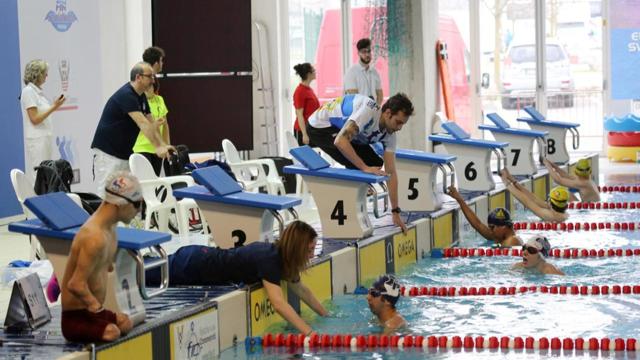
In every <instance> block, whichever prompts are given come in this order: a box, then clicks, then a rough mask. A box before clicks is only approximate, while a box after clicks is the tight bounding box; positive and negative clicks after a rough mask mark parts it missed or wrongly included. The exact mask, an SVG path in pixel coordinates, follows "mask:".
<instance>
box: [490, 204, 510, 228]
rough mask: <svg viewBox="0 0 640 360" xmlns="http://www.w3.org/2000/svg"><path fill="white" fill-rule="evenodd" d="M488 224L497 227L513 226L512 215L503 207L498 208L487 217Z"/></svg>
mask: <svg viewBox="0 0 640 360" xmlns="http://www.w3.org/2000/svg"><path fill="white" fill-rule="evenodd" d="M487 223H489V225H495V226H512V225H513V222H512V221H511V213H509V210H507V209H505V208H501V207H497V208H495V209H493V210H491V212H490V213H489V216H487Z"/></svg>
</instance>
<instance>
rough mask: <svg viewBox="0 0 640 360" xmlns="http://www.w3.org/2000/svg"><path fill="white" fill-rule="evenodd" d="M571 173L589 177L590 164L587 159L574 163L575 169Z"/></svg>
mask: <svg viewBox="0 0 640 360" xmlns="http://www.w3.org/2000/svg"><path fill="white" fill-rule="evenodd" d="M573 172H574V173H575V174H576V175H578V176H590V175H591V163H590V162H589V160H588V159H580V160H578V162H577V163H576V167H575V169H574V170H573Z"/></svg>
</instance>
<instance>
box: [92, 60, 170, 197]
mask: <svg viewBox="0 0 640 360" xmlns="http://www.w3.org/2000/svg"><path fill="white" fill-rule="evenodd" d="M154 81H155V76H154V72H153V69H152V68H151V65H149V64H148V63H146V62H139V63H137V64H136V65H134V67H133V68H132V69H131V73H130V81H129V82H128V83H126V84H124V85H123V86H122V87H121V88H120V89H118V90H117V91H116V92H115V93H114V94H113V95H112V96H111V97H110V98H109V100H107V103H106V104H105V106H104V110H103V111H102V116H101V117H100V121H99V122H98V127H97V128H96V132H95V134H94V136H93V142H92V143H91V148H92V149H93V151H94V154H93V176H94V182H96V183H97V184H98V191H97V192H98V195H99V196H101V197H102V198H104V197H105V191H104V189H105V179H106V177H107V176H108V175H109V174H111V173H113V172H114V171H118V170H129V156H130V155H131V154H132V153H133V145H134V144H135V142H136V138H137V137H138V133H139V132H141V131H142V133H143V134H144V135H145V136H146V137H147V139H149V141H151V143H152V144H153V146H154V147H155V151H156V155H158V157H160V158H165V157H166V156H167V154H168V152H169V151H174V150H175V149H174V148H173V147H172V146H171V145H169V144H167V143H165V141H164V139H163V137H162V135H161V134H160V131H159V127H160V126H161V125H162V124H163V123H162V122H161V121H153V119H151V115H150V113H151V111H150V109H149V103H148V102H147V98H146V96H145V94H144V93H145V91H147V90H148V89H149V88H151V87H152V86H153V83H154Z"/></svg>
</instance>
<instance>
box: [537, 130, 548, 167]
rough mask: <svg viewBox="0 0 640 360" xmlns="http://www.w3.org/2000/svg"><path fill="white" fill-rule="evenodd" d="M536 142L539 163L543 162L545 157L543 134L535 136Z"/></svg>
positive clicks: (545, 142)
mask: <svg viewBox="0 0 640 360" xmlns="http://www.w3.org/2000/svg"><path fill="white" fill-rule="evenodd" d="M536 142H537V143H538V150H539V152H540V153H539V157H538V160H539V161H540V164H544V158H545V157H547V141H546V140H545V139H544V137H543V136H540V137H537V138H536Z"/></svg>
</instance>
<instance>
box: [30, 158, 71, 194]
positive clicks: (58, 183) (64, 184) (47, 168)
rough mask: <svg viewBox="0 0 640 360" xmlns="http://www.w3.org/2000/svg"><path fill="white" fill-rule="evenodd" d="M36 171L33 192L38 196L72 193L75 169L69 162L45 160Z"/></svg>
mask: <svg viewBox="0 0 640 360" xmlns="http://www.w3.org/2000/svg"><path fill="white" fill-rule="evenodd" d="M34 170H35V171H36V183H35V186H34V187H33V190H34V191H35V192H36V194H38V195H42V194H47V193H51V192H57V191H62V192H70V191H71V182H72V181H73V169H72V168H71V164H69V162H68V161H67V160H64V159H59V160H44V161H42V162H41V163H40V165H39V166H36V167H35V169H34Z"/></svg>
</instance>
